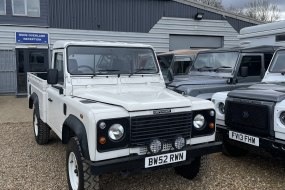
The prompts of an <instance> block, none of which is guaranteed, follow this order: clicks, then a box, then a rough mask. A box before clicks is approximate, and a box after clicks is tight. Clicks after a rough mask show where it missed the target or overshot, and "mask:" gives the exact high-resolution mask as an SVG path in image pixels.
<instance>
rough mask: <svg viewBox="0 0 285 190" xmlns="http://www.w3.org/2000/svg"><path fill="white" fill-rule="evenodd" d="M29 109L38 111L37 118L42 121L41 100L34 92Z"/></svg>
mask: <svg viewBox="0 0 285 190" xmlns="http://www.w3.org/2000/svg"><path fill="white" fill-rule="evenodd" d="M29 108H30V109H33V108H34V109H35V110H36V116H37V118H38V119H40V118H41V117H40V105H39V98H38V95H37V94H36V93H35V92H33V94H32V95H31V96H30V98H29Z"/></svg>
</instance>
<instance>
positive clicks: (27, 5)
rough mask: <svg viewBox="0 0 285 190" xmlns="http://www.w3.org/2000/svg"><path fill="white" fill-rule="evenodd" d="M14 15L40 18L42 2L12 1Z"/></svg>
mask: <svg viewBox="0 0 285 190" xmlns="http://www.w3.org/2000/svg"><path fill="white" fill-rule="evenodd" d="M12 7H13V15H18V16H31V17H40V0H12Z"/></svg>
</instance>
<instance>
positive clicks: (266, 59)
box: [264, 54, 273, 71]
mask: <svg viewBox="0 0 285 190" xmlns="http://www.w3.org/2000/svg"><path fill="white" fill-rule="evenodd" d="M272 57H273V54H265V55H264V69H265V71H266V70H267V69H268V67H269V65H270V62H271V59H272Z"/></svg>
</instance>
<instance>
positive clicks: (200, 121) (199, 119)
mask: <svg viewBox="0 0 285 190" xmlns="http://www.w3.org/2000/svg"><path fill="white" fill-rule="evenodd" d="M193 125H194V127H195V128H196V129H201V128H203V127H204V126H205V117H204V116H203V115H201V114H197V115H196V116H195V117H194V121H193Z"/></svg>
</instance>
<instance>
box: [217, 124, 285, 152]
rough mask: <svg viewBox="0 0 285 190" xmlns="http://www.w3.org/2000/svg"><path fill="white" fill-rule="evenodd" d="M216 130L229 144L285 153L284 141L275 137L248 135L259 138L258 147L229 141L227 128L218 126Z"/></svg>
mask: <svg viewBox="0 0 285 190" xmlns="http://www.w3.org/2000/svg"><path fill="white" fill-rule="evenodd" d="M216 128H217V135H221V136H222V138H223V140H225V141H227V142H229V143H230V144H234V145H237V146H239V147H241V148H245V149H258V148H261V149H264V150H266V151H280V152H283V153H285V141H284V140H279V139H275V138H274V137H261V136H258V135H254V134H248V135H251V136H255V137H257V138H259V146H258V147H256V146H253V145H250V144H246V143H243V142H239V141H235V140H232V139H229V129H228V128H227V127H226V126H222V125H216ZM231 131H236V130H231ZM236 132H239V131H236ZM239 133H243V134H246V133H244V132H239Z"/></svg>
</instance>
